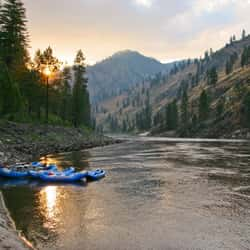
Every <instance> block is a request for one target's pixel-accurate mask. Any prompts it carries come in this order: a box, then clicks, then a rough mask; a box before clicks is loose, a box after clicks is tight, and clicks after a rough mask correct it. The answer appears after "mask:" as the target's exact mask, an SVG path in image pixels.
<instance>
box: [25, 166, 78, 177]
mask: <svg viewBox="0 0 250 250" xmlns="http://www.w3.org/2000/svg"><path fill="white" fill-rule="evenodd" d="M74 172H75V168H74V167H69V168H66V169H65V170H63V171H58V170H57V167H56V166H55V167H54V168H52V169H50V170H40V171H33V170H32V171H29V175H30V177H32V178H34V179H39V178H40V176H41V175H43V174H47V175H49V174H53V173H55V174H60V173H62V174H65V175H70V174H72V173H74Z"/></svg>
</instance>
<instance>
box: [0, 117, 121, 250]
mask: <svg viewBox="0 0 250 250" xmlns="http://www.w3.org/2000/svg"><path fill="white" fill-rule="evenodd" d="M120 142H121V141H120V140H114V139H112V138H109V137H106V136H102V135H97V134H94V133H92V132H89V131H85V130H83V129H75V128H70V127H59V126H48V127H46V126H44V125H34V124H17V123H13V122H7V121H0V163H4V162H5V163H7V164H14V163H17V162H26V161H32V160H35V159H39V157H41V156H44V155H47V154H51V153H59V152H70V151H78V150H84V149H88V148H93V147H98V146H105V145H110V144H114V143H120ZM0 235H1V236H0V249H13V250H24V249H30V248H29V246H28V244H25V241H23V240H22V239H21V238H20V235H19V234H18V233H17V231H16V229H15V225H14V223H13V221H12V220H11V218H10V216H9V214H8V210H7V209H6V207H5V204H4V200H3V197H2V194H1V193H0Z"/></svg>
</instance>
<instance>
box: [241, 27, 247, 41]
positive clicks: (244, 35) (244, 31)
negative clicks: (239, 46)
mask: <svg viewBox="0 0 250 250" xmlns="http://www.w3.org/2000/svg"><path fill="white" fill-rule="evenodd" d="M241 38H242V40H244V39H245V38H246V30H245V29H243V30H242V35H241Z"/></svg>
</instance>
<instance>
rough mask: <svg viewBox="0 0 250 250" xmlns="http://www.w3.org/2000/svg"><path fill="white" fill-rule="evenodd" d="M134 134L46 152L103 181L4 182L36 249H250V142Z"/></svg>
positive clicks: (15, 214)
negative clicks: (99, 174) (99, 173)
mask: <svg viewBox="0 0 250 250" xmlns="http://www.w3.org/2000/svg"><path fill="white" fill-rule="evenodd" d="M127 139H128V141H127V142H126V143H123V144H120V145H111V146H107V147H104V148H96V149H91V150H89V151H82V152H72V153H66V154H58V155H49V156H47V157H46V159H47V162H55V163H57V164H58V165H59V166H60V167H61V168H64V167H68V166H75V167H76V168H77V170H88V169H95V168H103V169H105V170H106V172H107V177H106V178H105V179H103V180H101V181H99V182H92V183H88V184H87V185H86V186H81V185H80V186H79V185H66V186H65V185H44V184H43V185H42V184H41V183H38V182H32V181H26V182H25V181H20V182H11V181H1V180H0V187H1V189H2V190H3V193H4V197H5V200H6V203H7V206H8V208H9V209H10V212H11V215H12V217H13V219H14V220H15V222H16V224H17V227H18V228H19V229H20V230H22V231H23V232H24V233H25V235H26V236H27V238H28V239H29V240H31V241H32V242H33V243H34V244H35V245H36V246H37V247H38V248H39V249H52V250H53V249H63V250H64V249H65V250H71V249H73V250H78V249H79V250H80V249H91V250H92V249H209V250H210V249H211V250H212V249H213V250H214V249H232V250H235V249H239V250H241V249H249V246H250V241H249V235H250V210H249V206H250V147H249V146H250V144H249V142H243V141H217V140H213V141H210V140H208V141H204V140H177V141H176V140H174V139H171V140H169V139H165V138H161V139H155V138H132V139H131V138H127ZM190 229H192V230H190Z"/></svg>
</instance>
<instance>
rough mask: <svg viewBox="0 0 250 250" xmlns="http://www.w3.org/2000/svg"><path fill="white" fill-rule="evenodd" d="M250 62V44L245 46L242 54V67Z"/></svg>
mask: <svg viewBox="0 0 250 250" xmlns="http://www.w3.org/2000/svg"><path fill="white" fill-rule="evenodd" d="M249 64H250V46H248V47H245V48H244V50H243V52H242V55H241V67H244V66H246V65H249Z"/></svg>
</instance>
